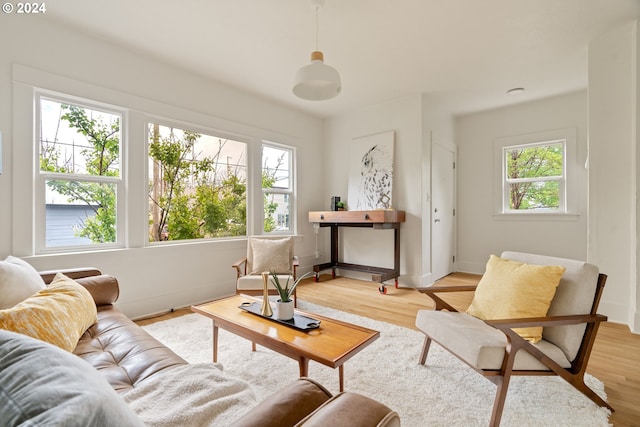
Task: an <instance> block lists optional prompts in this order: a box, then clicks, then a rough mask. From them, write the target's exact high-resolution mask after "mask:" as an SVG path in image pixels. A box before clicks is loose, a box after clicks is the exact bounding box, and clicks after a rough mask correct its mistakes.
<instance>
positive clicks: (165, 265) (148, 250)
mask: <svg viewBox="0 0 640 427" xmlns="http://www.w3.org/2000/svg"><path fill="white" fill-rule="evenodd" d="M0 39H2V40H4V43H3V49H2V55H0V131H1V132H2V136H3V147H2V150H3V152H2V157H3V163H4V164H3V169H4V170H3V175H0V236H2V238H1V239H0V258H2V259H3V258H4V257H6V256H7V255H9V254H14V255H17V256H22V257H26V259H27V260H28V261H29V262H30V263H31V264H32V265H34V266H35V267H36V268H37V269H55V268H70V267H77V266H86V265H91V266H94V267H97V268H100V269H101V270H103V271H104V272H108V273H111V274H114V275H115V276H116V277H118V279H119V281H120V285H121V296H120V300H119V306H120V307H121V308H122V309H123V310H124V311H125V313H127V314H128V315H130V316H133V317H136V316H140V315H143V314H148V313H154V312H159V311H162V310H165V309H168V308H173V307H178V306H182V305H188V304H191V303H195V302H198V301H203V300H207V299H211V298H214V297H218V296H222V295H227V294H231V293H233V292H234V289H235V288H234V284H235V280H234V273H233V270H232V268H231V267H230V265H231V263H232V262H233V261H235V260H236V259H238V258H240V257H241V256H243V255H244V254H245V252H246V249H245V248H246V243H245V240H231V241H219V242H201V243H197V244H183V245H179V244H178V245H167V246H163V247H135V248H129V249H123V250H114V251H105V252H94V253H82V254H67V255H48V256H31V255H33V254H32V253H25V252H15V249H16V248H24V247H31V245H30V244H29V243H28V242H16V241H13V239H12V237H11V236H12V230H13V229H14V227H18V226H19V225H20V224H21V223H22V222H24V221H22V222H21V218H20V215H19V214H18V215H16V216H14V214H13V211H14V209H13V206H12V205H13V203H14V202H17V203H23V202H24V200H28V199H30V198H31V196H32V194H33V189H32V187H31V183H30V180H28V179H27V180H23V179H19V180H17V179H15V177H16V176H22V175H21V173H22V172H24V170H27V171H28V170H29V168H30V164H15V163H14V161H13V159H14V151H15V153H16V156H15V158H18V159H20V156H19V155H17V153H19V152H20V150H16V147H17V144H32V143H33V142H32V141H23V140H19V141H18V140H16V139H15V135H19V134H21V132H22V134H24V129H28V128H29V127H30V126H32V123H31V122H30V120H29V117H23V116H22V115H21V114H18V115H16V114H14V93H13V82H12V67H13V65H14V64H19V65H24V66H26V67H28V68H31V69H35V70H42V71H44V72H46V73H49V74H51V75H52V76H59V77H60V78H59V79H57V80H56V79H51V81H57V82H62V83H60V84H61V85H62V86H64V82H66V81H73V82H79V83H80V84H85V83H86V84H87V85H88V86H91V87H99V88H102V89H103V90H102V92H105V93H106V92H109V93H111V94H113V93H122V94H123V96H125V97H130V98H131V99H134V98H135V99H136V100H138V101H140V103H141V104H142V105H149V106H158V105H166V106H170V107H172V108H173V107H175V108H178V109H182V111H193V115H194V117H195V116H198V117H201V118H202V117H205V118H211V121H212V122H216V123H226V124H227V125H228V126H230V127H233V128H236V129H242V130H243V131H246V132H249V133H251V135H249V136H251V137H255V136H258V135H269V136H271V137H276V136H278V135H281V136H282V137H283V138H284V139H286V140H287V142H288V143H291V144H292V145H294V146H296V147H297V148H299V150H298V152H297V154H298V159H297V161H298V170H299V171H300V173H299V174H298V188H297V196H298V197H297V201H298V208H299V210H298V212H297V221H298V224H299V227H298V234H299V236H298V237H297V239H296V252H297V254H298V255H300V256H301V259H302V265H303V268H309V267H310V265H311V264H312V263H313V251H314V239H313V238H312V235H313V231H312V227H311V225H310V224H309V223H308V220H307V212H308V211H309V210H312V209H318V208H320V206H318V199H319V197H320V196H321V195H323V194H325V193H324V179H323V176H324V165H323V155H322V152H323V146H322V131H323V130H322V121H321V120H319V119H317V118H314V117H311V116H308V115H305V114H302V113H300V112H297V111H295V110H291V109H288V108H286V107H283V106H280V105H278V104H275V103H273V102H270V101H268V100H265V99H262V98H257V97H255V96H252V95H250V94H247V93H244V92H241V91H239V90H235V89H233V88H230V87H228V86H224V85H221V84H218V83H216V82H214V81H211V80H209V79H206V78H203V77H201V76H198V75H195V74H192V73H188V72H185V71H184V70H181V69H179V68H176V67H174V66H170V65H167V64H165V63H162V62H159V61H157V60H155V59H153V58H151V57H147V56H145V55H142V54H140V53H139V52H131V51H128V50H125V49H123V48H121V47H119V46H117V45H114V44H111V43H109V42H108V41H105V40H99V39H96V38H92V37H88V36H85V35H83V34H81V33H78V32H74V31H73V30H70V29H68V28H65V27H64V26H62V25H60V24H57V23H55V22H53V21H51V20H50V19H49V18H48V17H46V16H38V18H37V19H24V20H23V19H3V20H2V25H1V26H0ZM49 89H58V90H60V89H61V88H49ZM98 92H100V91H98ZM76 95H79V96H82V95H83V94H82V93H78V94H76ZM169 109H170V108H169ZM14 126H16V127H18V129H15V128H14ZM227 130H229V131H233V130H234V129H227ZM18 235H19V233H18Z"/></svg>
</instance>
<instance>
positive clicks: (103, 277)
mask: <svg viewBox="0 0 640 427" xmlns="http://www.w3.org/2000/svg"><path fill="white" fill-rule="evenodd" d="M39 273H40V277H42V280H43V281H44V283H46V284H47V285H48V284H49V283H51V282H52V281H53V278H54V277H55V276H56V274H57V273H62V274H64V275H65V276H67V277H69V278H71V279H73V280H75V281H76V282H78V283H79V284H80V285H82V286H84V287H85V288H86V289H87V290H88V291H89V293H90V294H91V296H92V297H93V300H94V301H95V303H96V305H106V304H113V303H114V302H116V301H117V300H118V296H119V295H120V287H119V285H118V280H117V279H116V278H115V277H113V276H111V275H108V274H102V272H101V271H100V270H98V269H96V268H93V267H88V268H74V269H68V270H49V271H40V272H39Z"/></svg>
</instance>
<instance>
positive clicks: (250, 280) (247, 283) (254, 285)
mask: <svg viewBox="0 0 640 427" xmlns="http://www.w3.org/2000/svg"><path fill="white" fill-rule="evenodd" d="M288 277H289V276H288V275H286V274H278V279H279V280H280V283H281V284H282V285H284V284H285V283H287V278H288ZM292 285H293V277H292V278H291V279H289V287H291V286H292ZM236 288H237V289H238V290H239V291H256V290H262V289H264V285H263V283H262V275H261V274H250V275H246V276H241V277H239V278H238V281H237V283H236ZM268 288H269V290H275V289H276V288H275V286H273V282H271V276H269V285H268Z"/></svg>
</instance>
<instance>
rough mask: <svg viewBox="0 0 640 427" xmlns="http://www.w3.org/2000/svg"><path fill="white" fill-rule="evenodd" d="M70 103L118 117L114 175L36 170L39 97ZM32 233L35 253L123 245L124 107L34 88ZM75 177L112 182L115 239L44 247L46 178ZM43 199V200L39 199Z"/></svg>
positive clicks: (102, 182) (88, 180) (124, 222)
mask: <svg viewBox="0 0 640 427" xmlns="http://www.w3.org/2000/svg"><path fill="white" fill-rule="evenodd" d="M42 99H45V100H47V101H52V102H57V103H60V104H72V105H74V106H78V107H81V108H88V109H92V110H96V111H100V112H105V113H108V114H113V115H118V116H119V117H120V148H119V157H120V158H119V161H118V163H119V169H118V176H117V177H111V176H97V175H88V174H77V173H72V174H67V173H60V172H46V171H41V170H40V137H41V123H42V122H41V119H42V117H41V112H42V110H41V101H42ZM34 118H35V120H34V135H33V136H34V138H33V139H34V141H33V144H34V156H33V161H34V224H33V226H34V233H35V236H34V237H35V239H34V240H35V253H36V254H51V253H68V252H74V251H80V252H90V251H94V250H106V249H119V248H124V247H125V239H126V233H125V231H126V202H125V201H126V199H127V193H126V185H125V182H126V175H127V171H126V168H125V167H124V165H126V148H125V147H126V146H127V144H126V138H127V132H126V129H127V121H128V110H127V109H125V108H122V107H118V106H116V105H111V104H106V103H102V102H99V101H95V100H89V99H85V98H81V97H76V96H71V95H66V94H61V93H58V92H54V91H49V90H45V89H39V88H36V89H35V90H34ZM49 180H57V181H70V182H71V181H77V182H82V183H101V184H114V185H115V189H116V241H115V242H113V243H94V244H86V245H60V246H51V247H47V242H46V240H47V235H46V232H47V229H46V207H47V204H46V197H45V196H46V185H47V184H46V182H47V181H49ZM43 201H44V203H43Z"/></svg>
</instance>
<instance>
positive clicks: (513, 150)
mask: <svg viewBox="0 0 640 427" xmlns="http://www.w3.org/2000/svg"><path fill="white" fill-rule="evenodd" d="M495 146H496V151H497V153H498V154H497V155H499V158H500V165H501V166H500V167H499V168H497V170H499V171H500V172H499V173H500V179H499V183H500V184H499V185H500V197H499V200H500V208H499V211H500V212H501V213H538V214H540V213H569V212H571V211H572V210H573V209H571V207H572V206H573V204H572V203H570V202H571V199H572V196H573V194H572V192H573V191H574V190H573V188H575V179H572V177H573V176H574V174H575V172H574V171H575V169H576V167H575V160H574V158H575V130H574V129H565V130H560V131H553V132H546V133H541V134H536V135H524V136H520V137H512V138H503V139H500V140H497V141H496V145H495ZM570 193H571V194H570ZM573 197H574V198H575V196H573Z"/></svg>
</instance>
